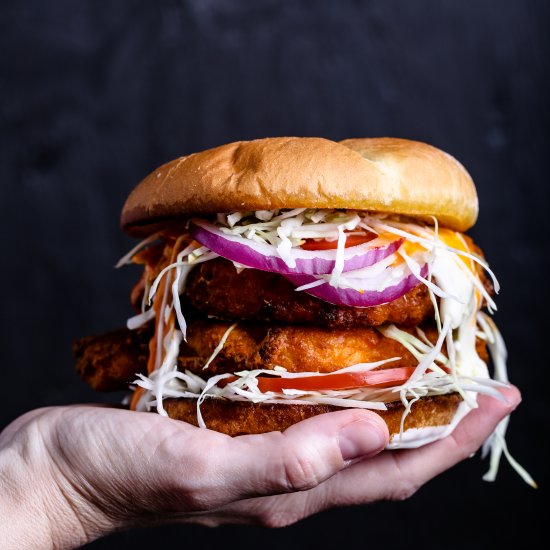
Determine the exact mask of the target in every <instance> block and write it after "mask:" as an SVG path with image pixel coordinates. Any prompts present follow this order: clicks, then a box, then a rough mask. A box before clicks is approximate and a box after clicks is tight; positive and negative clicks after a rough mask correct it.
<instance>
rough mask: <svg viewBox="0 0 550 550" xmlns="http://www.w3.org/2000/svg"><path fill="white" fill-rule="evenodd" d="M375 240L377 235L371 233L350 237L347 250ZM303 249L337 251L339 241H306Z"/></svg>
mask: <svg viewBox="0 0 550 550" xmlns="http://www.w3.org/2000/svg"><path fill="white" fill-rule="evenodd" d="M373 239H376V234H374V233H370V232H369V233H364V234H363V235H348V237H347V238H346V248H349V247H350V246H358V245H360V244H365V243H368V242H369V241H372V240H373ZM301 248H302V249H303V250H335V249H336V248H338V240H335V241H327V240H326V239H322V240H317V239H306V242H305V243H303V244H302V245H301Z"/></svg>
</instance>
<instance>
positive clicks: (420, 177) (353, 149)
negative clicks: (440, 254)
mask: <svg viewBox="0 0 550 550" xmlns="http://www.w3.org/2000/svg"><path fill="white" fill-rule="evenodd" d="M304 207H308V208H347V209H357V210H368V211H371V212H386V213H393V214H401V215H405V216H414V217H420V218H423V219H427V218H429V217H430V216H435V217H436V218H437V219H438V221H439V222H440V223H441V224H442V225H444V226H446V227H449V228H452V229H456V230H458V231H465V230H466V229H468V228H469V227H471V226H472V225H473V224H474V223H475V220H476V218H477V212H478V202H477V195H476V191H475V187H474V184H473V182H472V179H471V178H470V176H469V175H468V172H466V170H465V169H464V168H463V166H462V165H461V164H460V163H459V162H458V161H456V160H455V159H454V158H453V157H451V156H450V155H448V154H446V153H444V152H443V151H441V150H439V149H437V148H435V147H432V146H431V145H427V144H425V143H420V142H417V141H409V140H405V139H394V138H370V139H347V140H344V141H342V142H340V143H337V142H334V141H331V140H327V139H323V138H297V137H280V138H266V139H259V140H255V141H238V142H235V143H229V144H227V145H222V146H220V147H216V148H215V149H209V150H207V151H203V152H201V153H195V154H192V155H189V156H186V157H180V158H178V159H176V160H173V161H172V162H169V163H167V164H165V165H163V166H161V167H160V168H158V169H157V170H155V171H154V172H153V173H151V174H150V175H149V176H147V177H146V178H145V179H144V180H143V181H142V182H141V183H140V184H139V185H138V186H137V187H136V188H135V189H134V190H133V191H132V193H131V194H130V196H129V197H128V199H127V201H126V203H125V205H124V208H123V211H122V217H121V225H122V228H123V229H124V230H125V231H127V232H129V233H130V234H132V235H135V236H143V235H147V234H149V233H152V232H154V231H155V230H156V229H157V228H158V227H159V224H163V223H166V222H167V221H170V220H172V219H174V218H177V217H190V216H195V215H199V216H200V215H208V214H215V213H218V212H234V211H238V210H272V209H276V208H304Z"/></svg>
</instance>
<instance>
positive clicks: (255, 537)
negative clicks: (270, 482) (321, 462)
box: [0, 0, 550, 550]
mask: <svg viewBox="0 0 550 550" xmlns="http://www.w3.org/2000/svg"><path fill="white" fill-rule="evenodd" d="M549 13H550V9H549V4H548V3H547V2H545V1H544V0H541V1H532V0H525V1H520V0H517V1H514V0H502V1H500V0H494V1H490V0H480V1H476V2H463V1H461V0H454V1H453V0H446V1H440V0H415V1H414V2H410V1H406V0H399V1H397V0H376V1H374V0H373V1H363V2H362V1H348V0H344V1H304V0H294V1H290V0H288V1H275V0H272V1H269V0H256V1H245V0H243V1H222V0H193V1H184V0H181V1H179V2H176V1H175V0H173V1H168V0H162V1H161V0H158V1H156V2H151V1H150V0H144V1H130V0H117V1H96V0H94V1H92V0H89V1H80V2H74V1H73V0H65V1H63V0H48V1H39V0H35V1H29V0H11V1H9V0H4V1H3V2H2V4H1V5H0V185H1V189H2V195H1V196H2V198H1V199H0V223H1V229H2V269H1V270H0V291H1V293H2V300H1V307H2V310H1V316H0V318H1V320H0V323H1V329H2V330H1V334H2V352H3V353H2V357H3V361H2V364H1V366H0V369H1V373H2V378H1V386H0V388H1V392H2V407H1V412H0V426H4V425H5V424H7V423H8V422H9V421H10V420H11V419H13V418H15V417H16V416H17V415H19V414H21V413H22V412H24V411H26V410H28V409H30V408H34V407H38V406H43V405H52V404H62V403H74V402H79V401H96V400H98V399H101V397H98V396H97V395H94V394H93V393H92V392H91V391H89V390H88V389H87V388H86V387H84V385H83V383H81V381H80V380H79V379H78V377H77V376H76V374H75V373H74V372H73V360H72V357H71V341H72V340H73V339H75V338H78V337H80V336H82V335H86V334H90V333H99V332H101V331H103V330H106V329H111V328H116V327H117V326H120V325H121V324H122V323H123V322H124V320H125V318H126V317H127V316H128V314H129V313H130V309H129V306H128V293H129V289H130V286H131V284H132V281H133V280H134V278H135V277H136V271H134V270H133V269H131V268H130V269H127V270H123V271H114V270H113V269H112V266H113V264H114V263H115V261H116V260H117V258H118V257H119V256H120V255H121V254H122V253H124V252H125V251H126V250H127V249H128V248H129V247H130V246H131V244H132V243H131V240H130V239H129V238H127V237H124V236H122V235H121V234H120V232H119V230H118V215H119V211H120V208H121V205H122V202H123V200H124V198H125V196H126V194H127V193H128V192H129V190H130V189H131V188H132V186H133V185H134V184H135V183H136V182H137V181H138V180H139V179H140V178H141V177H143V176H144V175H145V174H146V173H147V172H148V171H149V170H152V169H153V168H155V167H156V166H157V165H158V164H160V163H162V162H164V161H167V160H170V159H172V158H173V157H175V156H178V155H181V154H184V153H188V152H192V151H195V150H199V149H202V148H206V147H210V146H214V145H217V144H221V143H224V142H227V141H230V140H235V139H248V138H255V137H263V136H269V135H292V134H295V135H320V136H325V137H329V138H334V139H341V138H345V137H354V136H385V135H390V136H401V137H408V138H415V139H420V140H425V141H428V142H430V143H433V144H434V145H437V146H439V147H441V148H443V149H445V150H447V151H449V152H450V153H452V154H454V155H455V156H456V157H457V158H459V159H460V160H461V161H462V162H463V164H465V165H466V166H467V167H468V169H469V170H470V172H471V174H472V175H473V177H474V180H475V181H476V183H477V186H478V191H479V195H480V203H481V216H480V219H479V222H478V224H477V226H476V228H475V230H474V231H473V235H474V237H475V238H476V240H477V242H478V243H479V245H480V246H481V247H482V248H483V249H484V250H485V251H486V255H487V258H488V259H489V261H490V263H491V265H492V266H493V268H494V270H495V271H496V273H497V274H498V276H499V278H500V280H501V283H502V293H501V296H500V297H499V298H498V304H499V313H498V315H497V317H496V320H497V322H498V323H499V325H500V327H501V329H502V331H503V333H504V335H505V338H506V340H507V342H508V346H509V351H510V364H509V369H510V374H511V378H512V380H514V381H515V382H516V383H517V384H518V385H519V386H520V387H521V389H522V390H523V392H524V402H523V404H522V406H521V408H520V409H519V410H518V411H517V413H516V414H515V415H514V417H513V420H512V422H511V426H510V435H509V445H510V449H511V450H512V452H513V453H514V455H515V456H516V457H517V458H518V459H519V460H520V462H522V463H523V464H524V465H525V466H526V467H527V468H528V469H529V470H530V471H531V472H532V474H533V475H534V476H535V477H536V478H537V479H538V480H539V481H540V482H541V483H542V489H540V490H539V492H538V493H534V492H533V491H532V490H531V489H529V488H528V487H526V486H524V485H523V484H522V482H521V481H520V480H519V478H517V477H516V476H515V474H513V473H512V472H511V470H510V468H509V467H508V466H507V465H506V464H503V466H502V473H501V475H500V476H499V479H498V481H497V483H496V484H493V485H489V484H486V483H484V482H482V481H481V479H480V478H481V475H482V473H483V472H484V470H485V468H486V464H481V463H480V461H479V459H478V458H474V459H473V460H470V461H468V462H465V463H463V464H461V465H460V466H458V467H457V468H455V469H453V470H452V471H450V472H448V473H446V474H444V475H443V476H441V477H440V478H438V479H436V480H434V481H433V482H432V483H430V484H429V485H428V486H427V487H425V488H424V489H422V490H421V491H420V493H419V494H417V495H416V496H415V497H414V498H413V499H412V500H411V501H408V502H404V503H380V504H377V505H373V506H368V507H358V508H353V509H346V510H336V511H331V512H326V513H324V514H321V515H319V516H316V517H314V518H311V519H309V520H307V521H304V522H302V523H301V524H299V525H296V526H293V527H290V528H287V529H283V530H279V531H275V532H266V531H263V530H260V529H254V528H253V529H246V528H241V527H238V528H237V527H223V528H220V529H217V530H214V531H210V530H206V529H203V528H199V527H190V526H186V527H185V526H184V527H170V528H162V529H158V530H146V531H141V532H134V533H126V534H120V535H116V536H113V537H110V538H108V539H105V540H103V541H98V542H96V543H94V544H92V545H91V548H95V549H107V548H134V549H137V548H152V547H156V548H159V547H164V546H166V547H168V546H170V547H174V548H175V547H186V548H198V547H203V548H204V547H205V548H209V547H212V546H214V545H216V546H217V547H220V546H221V545H229V544H230V545H231V546H233V545H234V547H236V548H241V549H243V550H245V549H247V548H254V547H257V546H258V545H260V546H261V547H262V548H265V549H268V548H285V549H291V548H300V549H304V548H313V547H316V548H324V547H336V546H338V547H342V546H345V547H349V548H375V547H377V546H379V545H384V547H386V548H387V547H390V548H394V547H395V548H397V547H401V548H402V547H404V546H409V545H411V544H412V545H413V546H414V547H416V546H421V547H423V548H442V547H444V548H466V547H467V548H488V547H489V548H494V547H497V544H499V543H500V544H502V543H507V544H508V545H510V544H514V543H515V544H518V545H519V544H521V545H526V544H528V543H532V542H534V541H535V540H536V537H537V536H541V533H542V528H543V524H542V522H541V520H540V515H539V512H538V511H539V510H540V509H541V505H542V499H543V498H544V495H545V494H546V488H547V486H548V481H547V480H548V476H547V467H546V463H547V455H546V451H547V448H548V444H547V440H546V437H547V436H548V422H549V415H548V406H549V399H548V389H547V388H548V352H547V349H548V336H547V333H548V326H547V321H546V319H547V313H546V307H547V304H548V300H547V296H548V282H547V281H548V261H547V257H548V251H549V250H548V249H549V247H548V237H549V232H548V208H549V207H548V205H549V198H550V197H549V193H548V185H549V182H548V175H547V162H548V160H547V159H548V155H549V148H548V146H549V133H548V132H549V126H550V125H549V106H548V98H549V97H550V89H549V79H548V61H547V60H548V58H549V55H550V47H549V46H550V44H549V38H548V37H549V33H548V24H549ZM113 398H114V399H118V398H119V396H116V398H115V397H113ZM524 514H527V517H526V516H525V515H524Z"/></svg>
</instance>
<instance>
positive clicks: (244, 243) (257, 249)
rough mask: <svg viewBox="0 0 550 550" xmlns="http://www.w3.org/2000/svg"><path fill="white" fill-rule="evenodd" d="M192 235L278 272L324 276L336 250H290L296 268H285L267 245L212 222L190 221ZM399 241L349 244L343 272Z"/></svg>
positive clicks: (365, 263) (218, 250)
mask: <svg viewBox="0 0 550 550" xmlns="http://www.w3.org/2000/svg"><path fill="white" fill-rule="evenodd" d="M192 222H193V224H192V226H191V235H192V237H193V238H194V239H195V240H197V241H198V242H199V243H201V244H202V245H203V246H206V247H208V248H209V249H210V250H212V252H215V253H216V254H219V255H220V256H223V257H224V258H226V259H228V260H231V261H232V262H238V263H240V264H242V265H245V266H247V267H253V268H255V269H260V270H263V271H271V272H273V273H281V274H287V273H289V274H306V275H325V274H328V273H332V271H333V269H334V266H335V264H336V250H302V249H301V248H293V249H291V251H290V255H291V257H292V259H293V260H294V261H295V262H296V267H295V268H291V267H288V265H287V264H286V262H285V261H284V260H283V259H282V258H281V257H280V256H278V255H276V251H275V249H274V247H272V246H271V245H269V244H267V243H266V244H263V243H258V242H255V241H252V240H250V239H247V238H245V237H240V236H238V235H226V234H225V233H223V232H222V231H220V229H219V228H217V227H216V226H215V225H213V224H211V223H208V222H205V221H203V220H192ZM402 243H403V239H402V238H397V239H395V240H393V241H387V240H386V239H380V238H377V239H374V240H372V241H369V242H367V243H364V244H360V245H357V246H350V247H349V248H346V249H345V250H344V269H343V271H344V272H346V271H353V270H355V269H361V268H363V267H369V266H371V265H374V264H375V263H377V262H380V261H382V260H383V259H385V258H387V257H388V256H389V255H390V254H393V253H394V252H395V251H396V250H397V249H398V248H399V247H400V246H401V244H402Z"/></svg>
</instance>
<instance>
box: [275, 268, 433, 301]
mask: <svg viewBox="0 0 550 550" xmlns="http://www.w3.org/2000/svg"><path fill="white" fill-rule="evenodd" d="M386 269H392V268H391V267H387V268H386ZM427 273H428V266H427V265H424V266H422V269H421V270H420V275H421V276H422V277H426V275H427ZM285 277H286V278H287V279H288V280H289V281H290V282H292V283H293V284H295V285H296V286H297V287H299V286H302V285H306V284H308V283H312V282H314V281H317V280H318V279H317V277H312V276H311V275H297V274H286V275H285ZM419 284H420V281H419V280H418V279H417V278H416V277H415V276H414V275H413V274H410V275H406V276H405V277H403V278H402V279H401V280H400V281H399V282H398V283H397V284H395V285H393V286H389V287H387V288H385V289H384V290H381V291H376V290H365V291H363V292H359V291H358V290H354V289H353V288H336V287H333V286H331V285H330V284H329V283H328V282H327V283H324V284H322V285H319V286H315V287H312V288H309V289H307V290H302V291H300V292H307V293H308V294H311V296H315V297H316V298H319V299H320V300H323V301H325V302H329V303H331V304H335V305H337V306H350V307H372V306H379V305H381V304H386V303H388V302H392V301H393V300H397V298H400V297H401V296H403V295H404V294H407V292H409V291H410V290H412V289H413V288H414V287H416V286H418V285H419Z"/></svg>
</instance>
